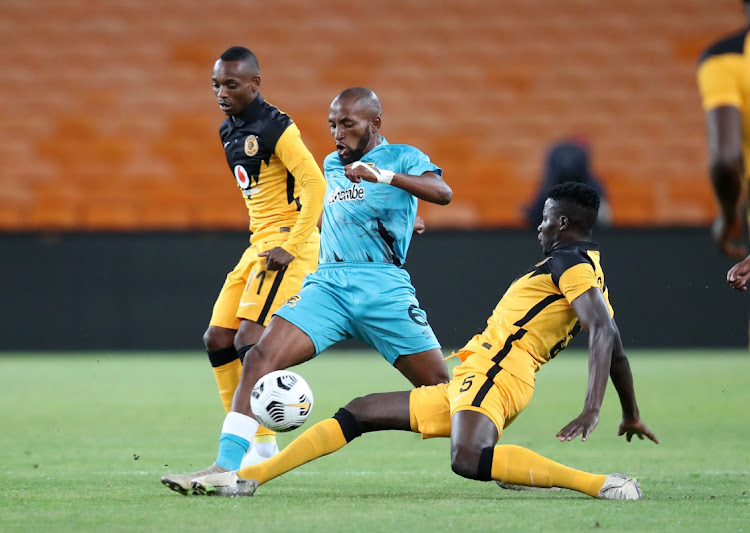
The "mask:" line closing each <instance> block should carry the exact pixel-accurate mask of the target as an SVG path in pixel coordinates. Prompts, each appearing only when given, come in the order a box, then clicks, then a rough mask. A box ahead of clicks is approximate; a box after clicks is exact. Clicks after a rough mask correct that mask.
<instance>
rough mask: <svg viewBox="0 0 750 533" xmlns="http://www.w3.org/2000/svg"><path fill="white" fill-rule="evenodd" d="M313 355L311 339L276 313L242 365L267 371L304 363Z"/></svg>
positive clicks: (313, 348)
mask: <svg viewBox="0 0 750 533" xmlns="http://www.w3.org/2000/svg"><path fill="white" fill-rule="evenodd" d="M314 356H315V345H314V344H313V342H312V339H310V337H309V336H308V335H307V334H306V333H305V332H304V331H302V330H301V329H299V328H298V327H297V326H295V325H294V324H292V323H291V322H288V321H287V320H284V319H283V318H281V317H278V316H276V315H274V316H273V318H271V321H270V322H269V323H268V326H267V327H266V330H265V332H264V334H263V335H262V336H261V338H260V340H259V341H258V344H256V345H255V348H254V349H253V350H251V351H250V352H248V354H247V356H246V357H245V362H244V365H245V366H248V367H254V368H255V370H262V371H263V372H261V373H267V372H270V371H271V370H278V369H282V368H289V367H291V366H294V365H298V364H300V363H304V362H305V361H308V360H310V359H312V358H313V357H314Z"/></svg>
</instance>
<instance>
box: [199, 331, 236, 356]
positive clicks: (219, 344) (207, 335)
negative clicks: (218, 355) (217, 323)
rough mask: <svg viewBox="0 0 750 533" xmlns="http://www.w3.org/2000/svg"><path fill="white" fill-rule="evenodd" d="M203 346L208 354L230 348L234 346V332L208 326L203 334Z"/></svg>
mask: <svg viewBox="0 0 750 533" xmlns="http://www.w3.org/2000/svg"><path fill="white" fill-rule="evenodd" d="M227 331H228V332H229V333H226V332H227ZM203 344H204V346H205V347H206V350H208V351H209V352H212V351H216V350H222V349H224V348H231V347H232V346H234V332H233V331H231V330H225V329H223V328H215V327H213V326H209V327H208V329H206V331H205V332H204V333H203Z"/></svg>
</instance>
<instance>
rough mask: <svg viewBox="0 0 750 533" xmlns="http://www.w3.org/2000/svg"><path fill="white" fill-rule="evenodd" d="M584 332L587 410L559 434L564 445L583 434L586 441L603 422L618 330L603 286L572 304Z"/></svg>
mask: <svg viewBox="0 0 750 533" xmlns="http://www.w3.org/2000/svg"><path fill="white" fill-rule="evenodd" d="M571 306H572V307H573V310H574V311H575V312H576V315H577V316H578V320H579V321H580V323H581V326H582V327H583V329H585V330H586V331H588V332H589V381H588V387H587V388H586V399H585V401H584V404H583V411H582V412H581V414H580V415H578V417H576V419H575V420H573V421H572V422H570V423H569V424H568V425H567V426H565V427H564V428H563V429H561V430H560V431H559V432H558V433H557V438H558V439H560V441H561V442H564V441H570V440H573V439H574V438H576V437H577V436H578V435H581V440H586V439H587V438H588V436H589V434H591V432H592V431H594V429H595V428H596V425H597V424H598V423H599V411H600V409H601V406H602V401H603V400H604V391H605V390H607V380H608V377H609V369H610V363H611V361H612V347H613V345H614V342H615V335H616V330H615V328H614V326H613V324H612V319H611V318H610V316H609V308H608V307H607V302H606V301H605V300H604V294H602V291H601V289H599V287H592V288H590V289H589V290H587V291H586V292H584V293H583V294H581V295H580V296H579V297H578V298H576V299H575V300H573V301H572V302H571Z"/></svg>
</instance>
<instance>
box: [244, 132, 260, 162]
mask: <svg viewBox="0 0 750 533" xmlns="http://www.w3.org/2000/svg"><path fill="white" fill-rule="evenodd" d="M245 153H246V154H247V155H249V156H250V157H252V156H254V155H255V154H257V153H258V138H257V137H256V136H255V135H248V136H247V139H245Z"/></svg>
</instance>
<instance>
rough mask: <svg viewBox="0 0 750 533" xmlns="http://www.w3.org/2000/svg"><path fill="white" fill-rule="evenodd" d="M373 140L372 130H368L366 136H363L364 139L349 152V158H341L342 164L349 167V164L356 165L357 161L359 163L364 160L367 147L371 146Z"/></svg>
mask: <svg viewBox="0 0 750 533" xmlns="http://www.w3.org/2000/svg"><path fill="white" fill-rule="evenodd" d="M371 138H372V134H371V133H370V129H369V128H368V129H367V131H365V133H364V135H362V137H361V138H360V139H359V142H358V143H357V147H356V148H354V149H353V150H349V155H348V156H347V157H342V156H339V159H341V162H342V163H343V164H344V165H348V164H349V163H354V162H355V161H359V160H360V159H362V156H363V155H365V151H366V150H367V145H369V144H370V139H371Z"/></svg>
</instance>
